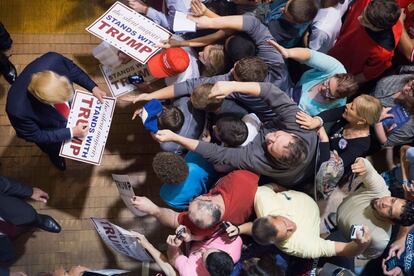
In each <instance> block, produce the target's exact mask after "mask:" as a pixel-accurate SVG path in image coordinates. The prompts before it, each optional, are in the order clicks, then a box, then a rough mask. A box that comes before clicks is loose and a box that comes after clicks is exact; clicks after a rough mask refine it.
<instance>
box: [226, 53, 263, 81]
mask: <svg viewBox="0 0 414 276" xmlns="http://www.w3.org/2000/svg"><path fill="white" fill-rule="evenodd" d="M234 72H235V73H236V76H237V78H238V80H239V81H245V82H247V81H253V82H262V81H264V79H265V78H266V76H267V73H268V66H267V64H266V63H265V62H264V61H263V60H261V59H260V58H258V57H247V58H242V59H241V60H239V61H238V62H237V63H236V66H235V67H234Z"/></svg>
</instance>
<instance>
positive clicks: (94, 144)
mask: <svg viewBox="0 0 414 276" xmlns="http://www.w3.org/2000/svg"><path fill="white" fill-rule="evenodd" d="M104 98H105V100H104V102H103V103H101V102H99V100H98V98H96V97H95V96H93V95H92V94H91V93H89V92H86V91H81V90H76V91H75V96H74V97H73V101H72V105H71V109H70V114H69V118H68V123H67V125H66V127H68V128H73V127H75V126H76V125H77V124H81V123H84V124H87V125H88V127H89V131H88V134H87V135H86V137H84V138H82V139H81V138H76V137H74V138H72V139H71V140H69V141H66V142H63V143H62V146H61V148H60V154H59V155H60V156H62V157H65V158H69V159H73V160H77V161H81V162H85V163H89V164H93V165H99V164H100V163H101V160H102V155H103V152H104V150H105V144H106V140H107V139H108V134H109V129H110V127H111V122H112V116H113V114H114V109H115V102H116V100H115V98H111V97H104Z"/></svg>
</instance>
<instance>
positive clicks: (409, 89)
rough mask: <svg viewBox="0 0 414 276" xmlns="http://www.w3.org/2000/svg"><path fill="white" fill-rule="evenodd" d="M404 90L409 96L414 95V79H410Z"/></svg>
mask: <svg viewBox="0 0 414 276" xmlns="http://www.w3.org/2000/svg"><path fill="white" fill-rule="evenodd" d="M402 90H403V92H404V93H405V94H407V95H408V96H411V97H413V96H414V93H413V92H414V80H410V81H409V82H407V83H406V84H405V85H404V86H403V89H402Z"/></svg>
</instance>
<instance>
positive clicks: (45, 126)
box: [6, 52, 97, 145]
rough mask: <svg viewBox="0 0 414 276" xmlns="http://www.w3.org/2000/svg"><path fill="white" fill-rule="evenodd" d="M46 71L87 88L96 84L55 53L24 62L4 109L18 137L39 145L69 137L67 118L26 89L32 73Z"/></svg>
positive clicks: (69, 61) (58, 141)
mask: <svg viewBox="0 0 414 276" xmlns="http://www.w3.org/2000/svg"><path fill="white" fill-rule="evenodd" d="M45 70H50V71H53V72H55V73H57V74H59V75H61V76H65V77H67V78H68V79H69V81H70V82H71V83H73V82H74V83H76V84H79V85H80V86H82V87H84V88H86V89H87V90H89V91H91V90H92V89H93V88H94V87H95V86H97V85H96V84H95V83H94V82H93V81H92V80H91V78H90V77H89V76H88V75H87V74H86V73H85V72H84V71H82V69H80V68H79V67H78V66H77V65H75V64H74V63H73V62H72V61H71V60H69V59H67V58H65V57H64V56H62V55H61V54H58V53H53V52H49V53H46V54H44V55H42V56H41V57H39V58H37V59H36V60H34V61H33V62H32V63H30V64H29V65H27V67H26V68H25V69H24V70H23V72H22V73H21V74H20V75H19V77H18V78H17V79H16V82H15V83H14V84H13V85H12V86H11V88H10V90H9V93H8V96H7V103H6V112H7V115H8V116H9V120H10V122H11V124H12V126H13V127H14V129H15V130H16V133H17V136H19V137H20V138H23V139H25V140H27V141H30V142H34V143H36V144H38V145H44V144H52V143H60V142H63V141H65V140H69V139H70V138H71V135H70V130H69V128H66V123H67V120H66V118H64V117H63V116H62V115H60V113H59V112H58V111H57V110H56V109H55V108H54V107H53V106H51V105H48V104H45V103H42V102H40V101H39V100H37V99H36V98H35V97H33V95H32V94H31V93H30V92H28V91H27V87H28V86H29V84H30V81H31V79H32V75H33V74H34V73H38V72H41V71H45Z"/></svg>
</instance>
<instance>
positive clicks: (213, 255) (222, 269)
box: [203, 248, 234, 276]
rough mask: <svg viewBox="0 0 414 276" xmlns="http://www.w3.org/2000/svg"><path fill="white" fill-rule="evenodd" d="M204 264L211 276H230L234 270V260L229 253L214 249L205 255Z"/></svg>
mask: <svg viewBox="0 0 414 276" xmlns="http://www.w3.org/2000/svg"><path fill="white" fill-rule="evenodd" d="M203 262H204V265H205V267H206V269H207V271H208V272H209V273H210V275H211V276H228V275H230V274H231V272H232V271H233V268H234V262H233V259H232V258H231V257H230V255H229V254H228V253H226V252H224V251H222V250H218V249H213V248H210V249H208V250H207V251H205V252H204V253H203Z"/></svg>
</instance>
